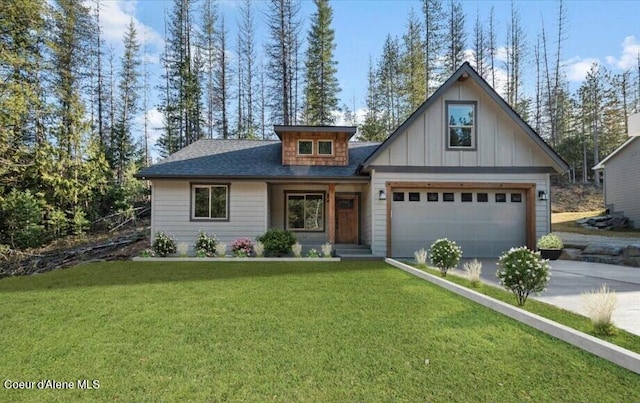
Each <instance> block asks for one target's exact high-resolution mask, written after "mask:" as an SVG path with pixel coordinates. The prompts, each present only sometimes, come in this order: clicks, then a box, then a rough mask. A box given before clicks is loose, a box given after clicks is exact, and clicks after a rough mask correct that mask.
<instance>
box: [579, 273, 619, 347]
mask: <svg viewBox="0 0 640 403" xmlns="http://www.w3.org/2000/svg"><path fill="white" fill-rule="evenodd" d="M582 298H583V300H584V305H585V309H586V311H587V315H588V316H589V318H590V319H591V323H592V324H593V332H594V333H595V334H597V335H603V336H611V335H613V334H615V327H614V326H613V321H612V320H611V317H612V316H613V311H615V309H616V307H617V306H618V296H617V295H616V292H615V291H611V290H610V289H609V287H607V285H606V284H602V286H601V287H600V288H598V289H597V290H593V291H590V292H587V293H584V294H582Z"/></svg>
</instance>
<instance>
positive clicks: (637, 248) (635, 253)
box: [622, 243, 640, 257]
mask: <svg viewBox="0 0 640 403" xmlns="http://www.w3.org/2000/svg"><path fill="white" fill-rule="evenodd" d="M622 256H624V257H640V243H637V244H632V245H629V246H627V247H626V248H624V249H623V250H622Z"/></svg>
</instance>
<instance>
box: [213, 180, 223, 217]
mask: <svg viewBox="0 0 640 403" xmlns="http://www.w3.org/2000/svg"><path fill="white" fill-rule="evenodd" d="M211 218H227V188H226V187H224V186H216V187H212V188H211Z"/></svg>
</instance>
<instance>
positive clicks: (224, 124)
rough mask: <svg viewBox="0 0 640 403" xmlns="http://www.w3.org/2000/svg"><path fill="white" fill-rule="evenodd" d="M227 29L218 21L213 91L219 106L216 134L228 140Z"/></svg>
mask: <svg viewBox="0 0 640 403" xmlns="http://www.w3.org/2000/svg"><path fill="white" fill-rule="evenodd" d="M227 35H228V32H227V29H226V27H225V25H224V17H222V18H221V19H220V26H219V27H218V34H217V36H216V39H217V41H216V42H217V51H218V54H217V59H218V65H217V68H216V71H215V91H216V93H217V94H218V100H217V104H218V105H219V106H220V115H219V119H218V132H219V135H220V137H222V138H223V139H228V138H229V136H230V133H229V100H230V99H229V98H230V95H229V92H230V87H231V74H232V71H231V60H229V56H228V55H227V52H228V50H229V49H228V45H227Z"/></svg>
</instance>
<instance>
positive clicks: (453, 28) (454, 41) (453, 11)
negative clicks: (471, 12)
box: [444, 0, 467, 76]
mask: <svg viewBox="0 0 640 403" xmlns="http://www.w3.org/2000/svg"><path fill="white" fill-rule="evenodd" d="M446 21H447V36H446V38H447V39H446V43H447V46H446V52H445V58H444V69H445V73H446V75H447V76H448V75H451V74H453V73H454V72H455V71H456V70H457V69H458V67H460V66H461V65H462V63H463V62H464V47H465V44H466V40H467V34H466V32H465V26H464V25H465V15H464V10H463V9H462V4H461V3H460V1H459V0H449V6H448V7H447V16H446Z"/></svg>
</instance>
